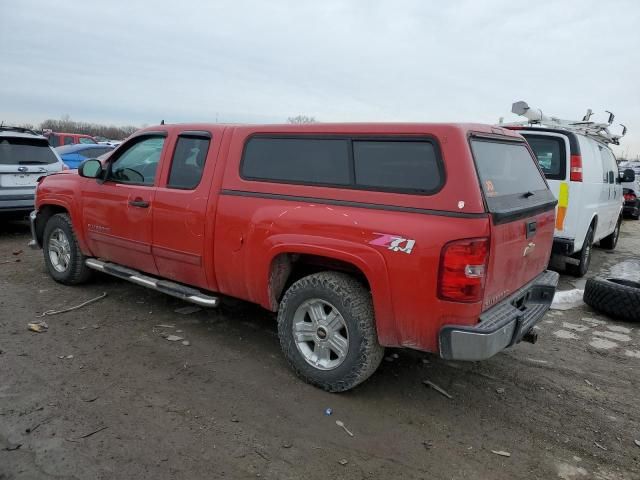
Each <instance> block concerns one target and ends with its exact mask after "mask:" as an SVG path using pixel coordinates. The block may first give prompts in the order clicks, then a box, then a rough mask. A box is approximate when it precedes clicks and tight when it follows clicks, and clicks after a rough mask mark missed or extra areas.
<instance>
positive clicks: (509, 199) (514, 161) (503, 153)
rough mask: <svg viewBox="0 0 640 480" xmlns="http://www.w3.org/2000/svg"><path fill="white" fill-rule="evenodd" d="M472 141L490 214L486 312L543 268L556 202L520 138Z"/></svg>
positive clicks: (481, 137)
mask: <svg viewBox="0 0 640 480" xmlns="http://www.w3.org/2000/svg"><path fill="white" fill-rule="evenodd" d="M470 141H471V149H472V152H473V157H474V160H475V164H476V169H477V172H478V177H479V179H480V183H481V187H482V191H483V193H484V200H485V205H486V208H487V210H488V212H489V213H490V214H491V245H490V255H489V262H488V271H487V277H486V281H485V289H484V302H483V310H486V309H487V308H489V307H491V306H492V305H494V304H496V303H498V302H499V301H500V300H502V299H504V298H505V297H507V296H509V295H510V294H511V293H513V292H515V291H516V290H518V289H519V288H520V287H522V286H524V285H526V284H527V283H528V282H530V281H531V280H533V279H534V278H535V277H536V276H537V275H539V274H540V273H542V272H543V271H544V270H545V269H546V267H547V264H548V262H549V257H550V256H551V247H552V244H553V231H554V220H555V205H556V203H557V201H556V199H555V197H554V196H553V193H552V192H551V190H549V187H548V185H547V183H546V181H545V179H544V177H543V174H542V172H541V170H540V168H539V167H538V165H537V162H536V160H535V158H534V157H533V155H532V153H531V150H530V149H529V147H528V145H527V143H526V142H525V141H524V139H519V138H514V137H506V136H505V137H502V136H498V135H491V136H489V135H480V134H477V135H475V134H474V135H472V137H471V140H470Z"/></svg>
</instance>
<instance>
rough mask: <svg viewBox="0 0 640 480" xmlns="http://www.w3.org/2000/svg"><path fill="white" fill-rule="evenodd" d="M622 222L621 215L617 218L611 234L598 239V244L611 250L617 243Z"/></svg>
mask: <svg viewBox="0 0 640 480" xmlns="http://www.w3.org/2000/svg"><path fill="white" fill-rule="evenodd" d="M621 224H622V217H619V218H618V221H617V222H616V228H614V229H613V232H611V235H607V236H606V237H604V238H603V239H602V240H600V246H601V247H602V248H606V249H607V250H613V249H614V248H616V245H617V244H618V238H619V237H620V225H621Z"/></svg>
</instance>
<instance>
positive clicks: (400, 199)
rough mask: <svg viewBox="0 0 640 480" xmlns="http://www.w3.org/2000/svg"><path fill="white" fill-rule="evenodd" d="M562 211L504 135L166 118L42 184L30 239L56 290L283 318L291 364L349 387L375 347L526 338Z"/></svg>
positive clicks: (320, 380) (424, 127)
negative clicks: (97, 283)
mask: <svg viewBox="0 0 640 480" xmlns="http://www.w3.org/2000/svg"><path fill="white" fill-rule="evenodd" d="M555 204H556V200H555V198H554V196H553V194H552V193H551V191H550V190H549V188H548V186H547V183H546V181H545V179H544V176H543V175H542V173H541V171H540V169H539V167H538V165H537V162H536V161H535V159H534V157H533V155H532V153H531V150H530V149H529V147H528V146H527V144H526V142H525V141H524V139H523V138H522V137H521V136H520V135H518V134H517V133H516V132H512V131H508V130H504V129H501V128H495V127H489V126H485V125H471V124H311V125H271V126H269V125H265V126H232V125H202V124H189V125H161V126H156V127H151V128H147V129H144V130H141V131H139V132H137V133H136V134H134V135H133V136H132V137H131V138H129V139H128V140H127V141H126V142H124V143H123V144H122V145H120V146H119V147H118V148H117V149H116V150H114V152H113V154H112V155H111V156H110V157H109V158H108V159H107V160H104V161H103V162H100V161H98V160H87V161H85V162H84V163H83V164H82V165H81V166H80V168H79V169H78V173H77V174H76V173H74V172H67V173H62V174H57V175H51V176H48V177H46V178H44V179H42V180H41V181H40V183H39V185H38V188H37V196H36V210H35V211H34V212H33V213H32V215H31V226H32V234H33V241H32V242H31V243H32V246H33V247H34V248H38V247H41V248H43V250H44V260H45V262H46V266H47V268H48V271H49V272H50V274H51V276H52V277H53V278H54V279H55V280H56V281H58V282H61V283H64V284H77V283H80V282H83V281H86V280H87V279H88V278H89V276H90V273H91V272H92V271H93V270H98V271H101V272H105V273H108V274H111V275H115V276H117V277H120V278H123V279H126V280H129V281H132V282H134V283H136V284H139V285H143V286H146V287H150V288H153V289H156V290H159V291H161V292H165V293H167V294H170V295H174V296H176V297H179V298H182V299H184V300H187V301H190V302H194V303H197V304H199V305H205V306H215V305H217V303H218V297H217V293H215V292H218V293H220V294H224V295H228V296H232V297H237V298H240V299H244V300H247V301H249V302H255V303H257V304H260V305H262V306H263V307H264V308H266V309H268V310H271V311H273V312H277V313H278V332H279V337H280V343H281V346H282V349H283V352H284V354H285V356H286V358H287V360H288V361H289V363H290V364H291V366H292V367H293V369H294V370H295V371H296V373H297V374H298V375H300V376H301V377H302V378H304V379H305V380H306V381H308V382H310V383H312V384H314V385H317V386H319V387H321V388H324V389H325V390H328V391H344V390H348V389H350V388H352V387H354V386H356V385H357V384H359V383H361V382H362V381H364V380H365V379H366V378H368V377H369V376H370V375H371V374H372V373H373V372H374V371H375V370H376V368H377V367H378V365H379V363H380V361H381V359H382V357H383V354H384V347H385V346H389V347H408V348H413V349H418V350H423V351H429V352H438V353H439V354H440V355H441V356H442V357H444V358H447V359H458V360H481V359H485V358H488V357H490V356H492V355H494V354H496V353H498V352H500V351H501V350H503V349H505V348H507V347H510V346H512V345H514V344H516V343H518V342H520V341H521V340H528V341H532V342H533V341H535V338H536V335H535V332H534V330H533V326H534V325H535V323H536V322H537V321H538V320H539V319H540V318H542V316H543V315H544V313H545V312H546V311H547V309H548V308H549V304H550V303H551V300H552V298H553V295H554V292H555V288H556V286H557V282H558V275H557V274H556V273H554V272H550V271H546V266H547V263H548V260H549V256H550V253H551V245H552V241H553V230H554V206H555Z"/></svg>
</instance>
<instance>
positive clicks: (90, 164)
mask: <svg viewBox="0 0 640 480" xmlns="http://www.w3.org/2000/svg"><path fill="white" fill-rule="evenodd" d="M78 175H80V176H81V177H84V178H100V177H101V176H102V163H100V160H96V159H95V158H90V159H88V160H85V161H84V162H82V163H81V164H80V166H79V167H78Z"/></svg>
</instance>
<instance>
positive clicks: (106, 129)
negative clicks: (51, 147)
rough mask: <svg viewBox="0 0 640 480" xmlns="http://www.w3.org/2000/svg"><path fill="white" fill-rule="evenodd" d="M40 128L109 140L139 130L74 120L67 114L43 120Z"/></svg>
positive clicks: (130, 127)
mask: <svg viewBox="0 0 640 480" xmlns="http://www.w3.org/2000/svg"><path fill="white" fill-rule="evenodd" d="M40 129H41V130H53V131H54V132H67V133H84V134H86V135H91V136H94V137H105V138H108V139H111V140H122V139H125V138H127V137H128V136H129V135H131V134H132V133H133V132H135V131H136V130H139V128H138V127H134V126H131V125H128V126H121V127H118V126H115V125H100V124H97V123H88V122H75V121H73V120H71V117H70V116H69V115H63V116H62V117H61V118H60V120H53V119H48V120H45V121H44V122H42V123H41V124H40Z"/></svg>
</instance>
